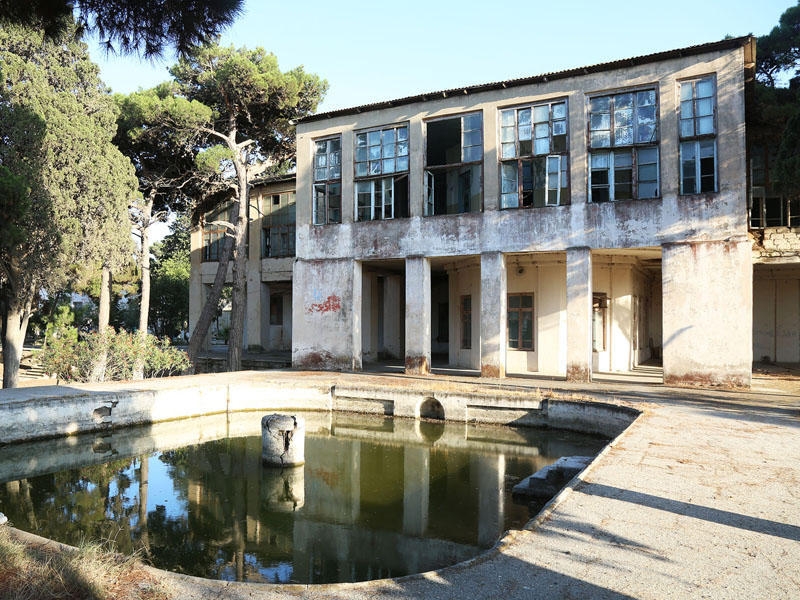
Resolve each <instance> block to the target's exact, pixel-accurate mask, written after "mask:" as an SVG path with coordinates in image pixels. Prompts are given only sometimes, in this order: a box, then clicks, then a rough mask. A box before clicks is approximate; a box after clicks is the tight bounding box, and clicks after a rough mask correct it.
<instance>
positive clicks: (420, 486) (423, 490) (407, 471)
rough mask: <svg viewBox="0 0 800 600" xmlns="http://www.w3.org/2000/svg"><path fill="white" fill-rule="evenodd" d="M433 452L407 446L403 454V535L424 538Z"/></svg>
mask: <svg viewBox="0 0 800 600" xmlns="http://www.w3.org/2000/svg"><path fill="white" fill-rule="evenodd" d="M430 458H431V451H430V448H428V447H423V446H406V449H405V451H404V452H403V478H404V481H403V490H404V492H403V533H405V534H406V535H410V536H413V537H423V536H424V535H425V531H426V530H427V529H428V512H429V509H430V501H429V498H430V477H431V460H430Z"/></svg>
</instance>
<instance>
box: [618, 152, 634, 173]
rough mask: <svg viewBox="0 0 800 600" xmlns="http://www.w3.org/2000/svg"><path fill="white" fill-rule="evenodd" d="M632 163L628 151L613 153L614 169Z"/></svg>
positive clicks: (628, 165)
mask: <svg viewBox="0 0 800 600" xmlns="http://www.w3.org/2000/svg"><path fill="white" fill-rule="evenodd" d="M632 164H633V159H632V157H631V153H630V151H625V152H615V153H614V168H615V169H622V168H624V167H630V166H631V165H632Z"/></svg>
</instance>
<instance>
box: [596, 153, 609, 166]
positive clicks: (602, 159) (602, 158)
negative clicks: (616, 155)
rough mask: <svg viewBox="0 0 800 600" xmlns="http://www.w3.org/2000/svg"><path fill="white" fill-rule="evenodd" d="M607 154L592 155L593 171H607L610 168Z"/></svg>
mask: <svg viewBox="0 0 800 600" xmlns="http://www.w3.org/2000/svg"><path fill="white" fill-rule="evenodd" d="M608 156H609V154H608V153H607V152H599V153H594V154H592V168H593V169H607V168H608Z"/></svg>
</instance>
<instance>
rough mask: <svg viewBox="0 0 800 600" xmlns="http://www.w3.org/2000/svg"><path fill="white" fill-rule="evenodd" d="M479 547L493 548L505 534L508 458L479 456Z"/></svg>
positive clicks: (476, 459) (477, 459)
mask: <svg viewBox="0 0 800 600" xmlns="http://www.w3.org/2000/svg"><path fill="white" fill-rule="evenodd" d="M474 460H475V461H477V465H476V466H477V475H478V545H479V546H480V547H481V548H491V547H492V546H494V543H495V542H496V541H497V540H498V539H499V538H500V536H501V535H502V534H503V528H504V527H503V526H504V524H505V515H504V511H503V495H504V494H505V475H506V457H505V456H503V455H502V454H501V455H499V456H477V457H476V458H475V459H474Z"/></svg>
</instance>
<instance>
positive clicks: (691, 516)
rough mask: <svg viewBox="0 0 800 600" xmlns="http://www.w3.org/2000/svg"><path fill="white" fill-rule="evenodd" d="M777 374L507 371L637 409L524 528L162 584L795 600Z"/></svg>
mask: <svg viewBox="0 0 800 600" xmlns="http://www.w3.org/2000/svg"><path fill="white" fill-rule="evenodd" d="M354 377H365V378H366V377H370V378H371V381H372V382H374V381H375V379H383V377H381V376H370V375H361V376H354ZM397 379H400V380H404V379H405V380H406V381H405V382H404V383H405V384H407V385H408V384H411V383H412V382H411V381H408V380H407V378H405V377H402V376H397ZM437 380H438V381H437V383H444V381H443V380H444V378H441V377H437ZM479 381H482V382H483V381H485V380H479ZM776 381H778V380H771V379H763V378H762V379H756V380H755V382H754V388H753V390H752V391H751V392H748V393H741V392H736V393H734V392H724V391H702V390H684V389H675V388H665V387H663V386H653V385H642V384H636V383H630V382H627V383H616V384H615V383H602V384H594V385H592V386H588V387H587V386H580V385H570V384H566V383H564V382H548V381H541V380H538V381H537V380H514V381H512V380H504V382H503V383H507V384H510V383H516V384H520V385H529V386H532V387H536V388H539V389H541V390H546V389H548V388H553V389H558V390H559V391H561V392H566V393H570V394H576V395H583V394H589V393H591V394H593V395H595V396H597V397H599V398H602V399H611V400H613V401H615V402H620V403H624V404H629V405H634V406H636V407H638V408H639V409H641V410H643V411H644V412H643V414H642V416H641V417H640V418H639V419H638V420H637V421H636V422H635V423H634V424H633V425H632V426H631V427H630V428H629V429H628V430H627V431H626V432H625V433H624V434H622V435H621V436H620V437H619V438H618V439H617V440H616V441H615V442H614V443H613V444H611V445H610V446H609V447H608V448H607V449H606V450H605V451H604V452H603V453H602V454H601V455H600V456H599V457H598V459H597V460H595V462H594V463H593V464H592V465H591V466H590V467H589V468H588V469H587V470H586V471H584V472H583V474H582V475H581V476H580V478H579V480H577V482H576V483H575V484H574V486H573V487H572V488H571V489H567V490H565V491H564V492H562V494H561V495H560V496H559V497H558V498H557V499H556V501H555V502H554V504H553V505H552V506H551V508H550V509H549V510H548V511H547V512H546V513H545V514H543V515H542V516H541V517H540V518H539V519H538V520H537V522H535V523H533V524H532V525H531V526H530V528H529V529H528V530H525V531H518V532H512V533H511V534H509V535H507V536H506V537H505V538H504V539H503V540H502V541H501V542H500V543H499V544H498V546H497V547H496V548H495V549H494V550H492V551H490V552H488V553H487V554H484V555H482V556H481V557H478V558H477V559H475V560H473V561H471V562H469V563H465V564H461V565H457V566H455V567H450V568H446V569H442V570H440V571H437V572H435V573H428V574H423V575H416V576H410V577H406V578H402V579H398V580H384V581H376V582H365V583H361V584H342V585H328V586H280V587H272V586H264V585H252V584H237V583H229V584H222V583H218V582H206V581H203V580H198V579H190V578H183V577H170V580H169V585H170V587H171V588H172V590H173V592H174V597H175V598H197V599H203V600H205V599H209V600H210V599H212V598H236V599H239V598H242V599H243V598H262V599H273V598H275V599H277V598H318V599H323V598H324V599H328V598H337V599H338V598H341V599H345V598H347V599H348V600H360V599H368V598H369V599H386V600H402V599H412V598H414V599H417V598H425V599H431V600H434V599H442V600H443V599H453V600H456V599H457V600H466V599H473V598H476V599H489V598H492V599H495V598H502V599H505V600H509V599H517V598H519V599H536V598H575V599H579V598H580V599H588V598H592V599H593V598H614V599H618V598H653V599H662V598H737V599H738V598H748V599H754V598H770V599H775V598H795V599H796V598H800V395H799V394H798V393H797V392H798V390H797V389H796V388H797V385H796V383H792V382H789V385H788V386H787V385H785V383H786V382H783V383H784V384H779V385H776ZM452 382H453V385H459V384H463V383H467V382H469V384H470V385H473V386H474V385H476V383H477V381H476V380H475V379H474V378H458V377H454V378H452ZM486 384H487V385H491V383H490V382H486Z"/></svg>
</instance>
